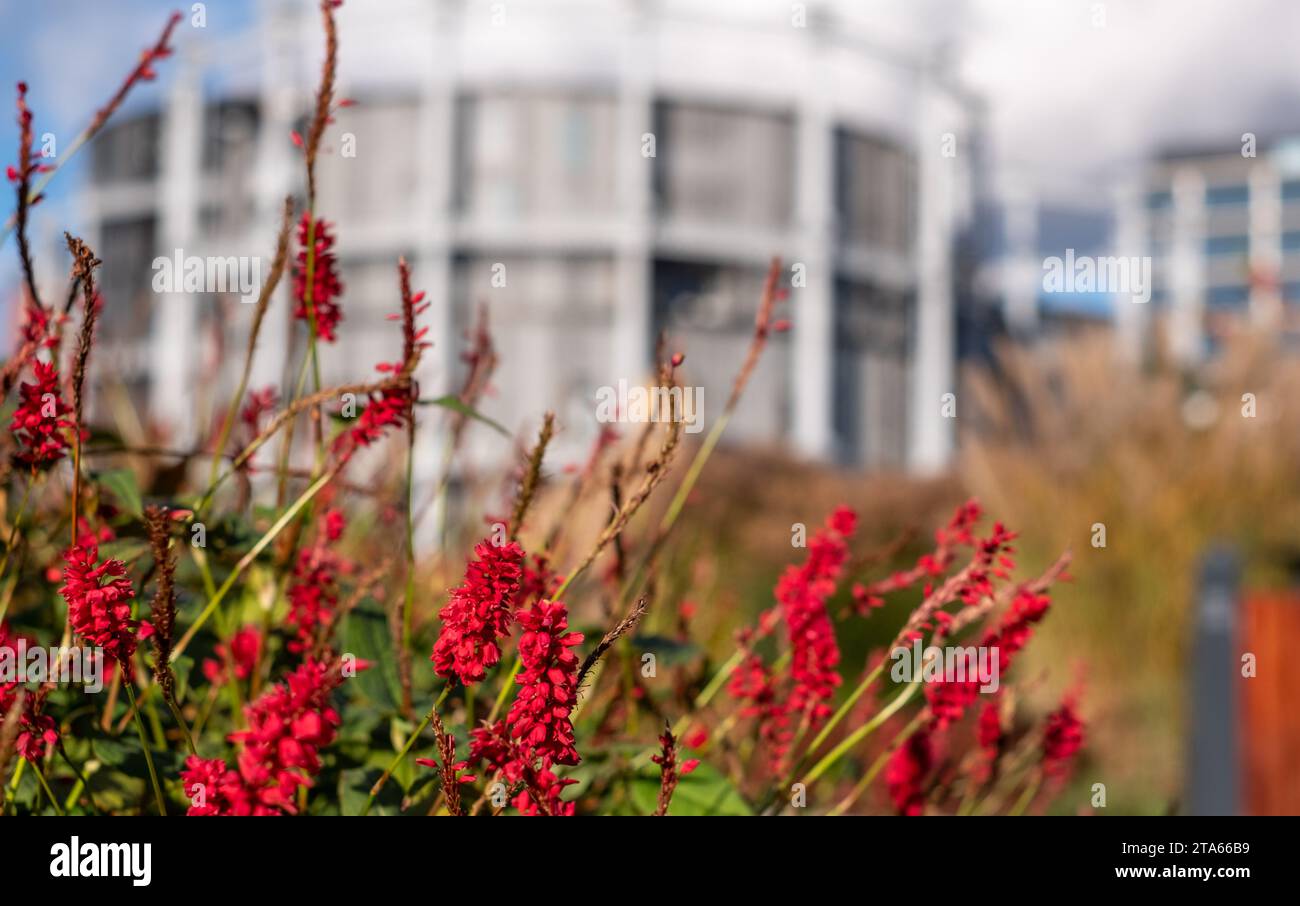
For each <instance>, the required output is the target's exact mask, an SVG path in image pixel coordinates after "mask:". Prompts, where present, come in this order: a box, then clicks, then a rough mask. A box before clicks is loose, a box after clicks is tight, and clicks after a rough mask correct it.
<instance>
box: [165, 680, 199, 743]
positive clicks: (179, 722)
mask: <svg viewBox="0 0 1300 906" xmlns="http://www.w3.org/2000/svg"><path fill="white" fill-rule="evenodd" d="M163 701H165V702H167V707H168V708H170V709H171V712H172V717H174V718H175V719H176V726H178V727H180V731H181V735H182V736H183V737H185V746H186V748H188V749H189V750H190V754H191V755H197V754H199V750H198V749H196V748H194V737H193V736H192V735H191V734H190V728H189V725H188V724H187V723H185V717H184V716H183V715H182V714H181V709H180V708H179V707H178V706H177V705H176V702H174V701H172V699H171V697H170V696H167V695H164V696H163Z"/></svg>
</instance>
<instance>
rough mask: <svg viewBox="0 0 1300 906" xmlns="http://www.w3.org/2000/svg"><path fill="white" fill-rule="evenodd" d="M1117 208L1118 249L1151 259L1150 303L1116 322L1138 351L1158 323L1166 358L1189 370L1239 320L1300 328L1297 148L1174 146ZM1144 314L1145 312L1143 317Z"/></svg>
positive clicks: (1120, 313)
mask: <svg viewBox="0 0 1300 906" xmlns="http://www.w3.org/2000/svg"><path fill="white" fill-rule="evenodd" d="M1144 170H1145V175H1144V176H1143V178H1142V179H1141V180H1140V181H1139V182H1137V183H1135V184H1132V185H1130V186H1128V187H1127V188H1126V190H1125V192H1124V193H1123V197H1122V199H1121V201H1120V203H1119V204H1118V206H1117V218H1116V246H1117V247H1123V248H1124V249H1126V251H1124V252H1123V254H1132V255H1137V254H1142V255H1150V256H1151V258H1152V275H1153V282H1154V290H1153V293H1152V298H1151V305H1150V306H1149V307H1148V306H1133V305H1124V306H1120V307H1119V308H1118V309H1117V312H1116V314H1117V324H1118V326H1119V328H1120V329H1121V331H1123V332H1124V334H1125V336H1126V338H1127V342H1128V344H1129V345H1130V347H1131V348H1132V349H1133V350H1134V351H1135V352H1137V351H1140V350H1142V349H1143V348H1145V347H1146V346H1147V345H1148V344H1149V343H1150V341H1151V336H1152V331H1151V328H1152V327H1153V326H1154V325H1155V324H1157V323H1163V325H1164V329H1165V332H1166V335H1167V338H1168V341H1169V345H1170V349H1171V351H1172V352H1173V353H1174V354H1175V355H1176V356H1177V357H1178V358H1179V359H1180V360H1181V361H1183V362H1184V363H1186V364H1189V365H1190V364H1195V363H1197V362H1199V361H1201V360H1202V359H1203V358H1204V357H1205V356H1206V355H1208V354H1210V353H1211V352H1212V351H1213V350H1214V348H1215V346H1216V343H1217V341H1218V340H1219V339H1220V338H1221V337H1222V336H1223V335H1224V334H1225V333H1226V332H1228V331H1229V330H1231V329H1232V327H1233V325H1235V324H1238V323H1241V322H1243V321H1245V322H1249V323H1252V324H1254V325H1256V326H1259V327H1263V328H1267V329H1270V330H1280V331H1288V332H1290V333H1292V334H1294V333H1295V332H1296V331H1297V329H1298V328H1300V316H1298V315H1300V308H1298V307H1297V303H1300V142H1297V141H1296V140H1294V139H1283V140H1277V141H1272V142H1269V141H1266V140H1263V139H1261V140H1260V141H1259V142H1258V143H1256V141H1255V139H1254V137H1253V136H1249V137H1247V136H1243V141H1242V145H1241V146H1240V147H1228V148H1224V147H1219V148H1214V149H1208V150H1207V149H1194V148H1180V149H1177V150H1172V151H1169V152H1167V153H1165V154H1163V155H1161V156H1160V157H1158V158H1156V159H1155V160H1153V161H1151V162H1150V163H1149V164H1148V165H1147V166H1146V167H1145V168H1144ZM1144 309H1145V310H1144Z"/></svg>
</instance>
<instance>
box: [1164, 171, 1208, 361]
mask: <svg viewBox="0 0 1300 906" xmlns="http://www.w3.org/2000/svg"><path fill="white" fill-rule="evenodd" d="M1173 205H1174V215H1173V216H1174V220H1173V242H1172V248H1171V250H1170V256H1169V272H1170V289H1171V293H1170V295H1171V300H1172V305H1171V308H1170V312H1169V346H1170V352H1171V353H1172V354H1173V357H1174V359H1175V360H1177V361H1178V362H1179V363H1180V364H1182V365H1185V366H1190V365H1195V364H1196V363H1197V362H1199V361H1200V360H1201V357H1202V355H1203V354H1204V347H1205V342H1204V341H1205V315H1204V311H1205V180H1204V179H1203V178H1202V176H1201V174H1200V173H1198V172H1197V171H1196V170H1193V169H1191V168H1184V169H1182V170H1179V171H1178V172H1177V173H1175V174H1174V179H1173Z"/></svg>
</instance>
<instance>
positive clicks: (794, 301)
mask: <svg viewBox="0 0 1300 906" xmlns="http://www.w3.org/2000/svg"><path fill="white" fill-rule="evenodd" d="M825 45H826V38H825V33H824V31H823V27H822V26H821V25H818V26H812V27H809V28H808V44H807V47H806V53H807V55H808V56H807V62H806V68H805V72H806V79H807V81H806V82H805V83H804V86H803V91H802V93H801V97H800V106H799V109H798V111H797V113H796V122H795V129H796V130H797V131H796V148H795V167H796V172H795V198H796V214H795V218H796V219H795V228H796V231H797V235H798V252H797V254H798V257H797V258H796V259H795V260H793V261H786V262H783V263H784V264H785V267H786V276H787V278H788V276H789V275H790V274H791V270H790V268H791V266H792V265H795V264H801V265H803V273H804V276H805V278H806V285H804V286H794V285H793V284H791V286H790V307H789V311H790V316H791V321H792V322H793V326H794V336H793V337H792V356H791V362H792V365H793V368H794V373H793V375H791V383H792V384H793V387H794V437H793V441H794V445H795V447H796V449H797V450H798V452H799V453H801V454H802V455H804V456H807V457H809V458H815V459H826V458H829V457H831V456H833V455H834V454H835V428H834V422H833V414H834V408H833V407H834V403H835V396H834V394H835V383H834V376H835V370H834V369H835V298H834V293H835V280H834V273H833V269H834V267H835V261H834V255H833V254H832V249H833V245H834V210H833V208H832V204H831V189H832V183H833V181H834V178H835V145H834V133H833V125H834V124H833V120H832V116H831V111H830V110H829V109H828V108H827V103H826V97H827V93H828V92H827V88H828V84H829V82H828V80H827V78H826V72H825V60H826V58H827V48H826V46H825ZM786 282H789V281H788V279H787V281H786Z"/></svg>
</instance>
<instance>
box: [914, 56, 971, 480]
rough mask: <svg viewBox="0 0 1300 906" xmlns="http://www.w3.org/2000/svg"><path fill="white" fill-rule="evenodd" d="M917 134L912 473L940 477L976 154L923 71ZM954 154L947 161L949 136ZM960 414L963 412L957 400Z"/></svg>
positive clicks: (950, 431)
mask: <svg viewBox="0 0 1300 906" xmlns="http://www.w3.org/2000/svg"><path fill="white" fill-rule="evenodd" d="M919 95H920V97H919V105H918V106H919V111H918V122H917V126H918V134H917V164H918V171H919V172H918V178H917V224H916V229H917V235H916V268H917V275H916V322H915V330H916V334H915V342H914V348H913V354H912V361H911V372H912V373H911V398H910V400H909V406H908V419H909V428H910V430H909V437H908V445H907V463H908V467H909V468H910V469H911V470H912V471H914V472H918V473H928V472H935V471H938V470H940V469H942V468H943V467H944V466H946V465H947V463H948V460H949V458H950V457H951V455H952V448H953V435H954V419H951V418H946V417H944V414H943V411H942V398H943V395H944V394H946V393H953V394H955V393H956V392H957V384H956V362H955V357H956V329H955V317H954V306H955V299H954V294H953V261H952V247H953V231H954V229H955V226H956V222H955V213H956V209H957V206H958V203H959V197H960V195H961V192H962V190H963V188H964V185H963V182H964V179H965V174H964V168H966V167H968V166H969V157H970V155H971V154H972V153H973V150H972V147H971V136H970V135H969V133H968V132H967V131H965V130H963V129H961V128H959V122H958V117H957V116H956V114H957V112H958V111H957V110H955V109H953V105H952V104H951V103H950V102H949V100H948V98H946V97H945V96H944V94H943V92H942V90H941V88H940V87H939V86H938V85H936V84H935V83H934V81H933V80H932V78H931V77H930V75H929V74H928V73H923V74H922V76H921V79H920V84H919ZM946 133H952V135H953V136H954V138H955V142H956V144H955V148H956V154H955V155H954V156H951V157H949V156H945V155H944V154H943V153H942V152H943V148H944V142H945V134H946ZM957 414H958V415H960V414H961V407H960V402H959V405H958V409H957Z"/></svg>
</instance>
